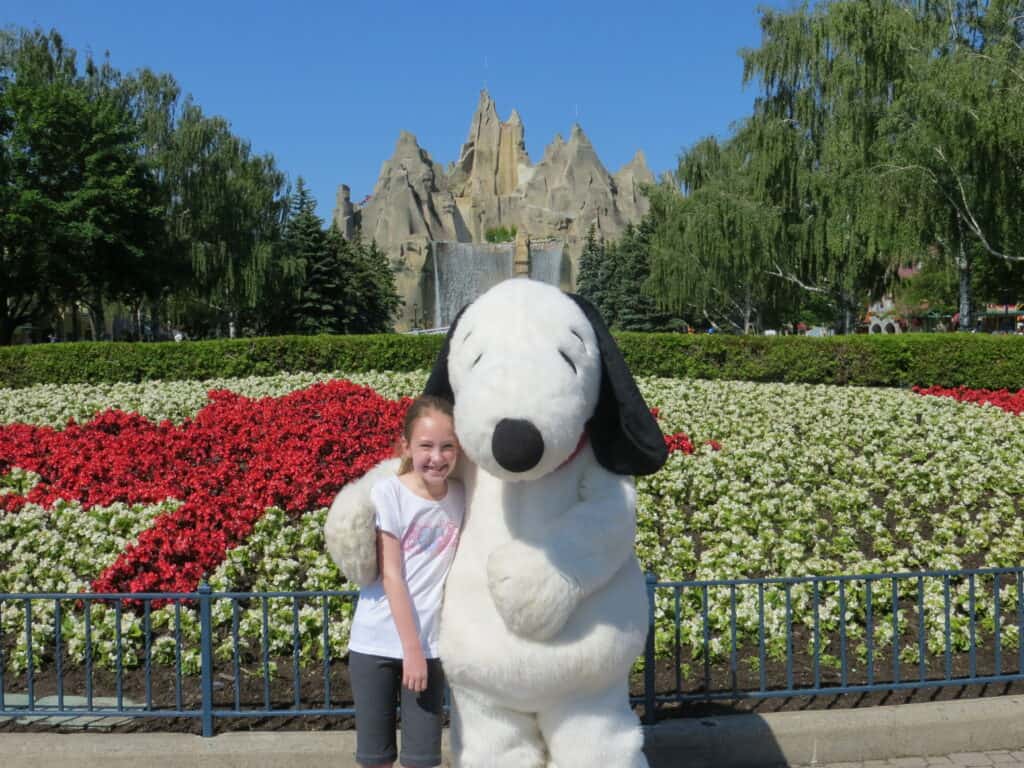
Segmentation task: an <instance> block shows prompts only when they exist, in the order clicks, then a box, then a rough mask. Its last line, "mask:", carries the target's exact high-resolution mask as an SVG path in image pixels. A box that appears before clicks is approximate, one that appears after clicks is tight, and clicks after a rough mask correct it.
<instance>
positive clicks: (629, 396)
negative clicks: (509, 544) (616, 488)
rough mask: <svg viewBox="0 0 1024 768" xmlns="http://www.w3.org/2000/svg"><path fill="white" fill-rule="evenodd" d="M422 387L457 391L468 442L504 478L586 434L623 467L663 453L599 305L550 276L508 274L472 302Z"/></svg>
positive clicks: (649, 464) (647, 463)
mask: <svg viewBox="0 0 1024 768" xmlns="http://www.w3.org/2000/svg"><path fill="white" fill-rule="evenodd" d="M426 392H427V393H429V394H436V395H440V396H443V397H449V398H451V399H452V400H453V402H454V403H455V431H456V434H457V435H458V438H459V442H460V444H461V446H462V449H463V451H464V452H465V453H466V455H467V456H468V457H469V458H470V459H471V460H472V461H473V462H475V463H476V464H477V465H478V466H480V467H481V468H482V469H484V470H486V471H487V472H489V473H491V474H493V475H495V476H497V477H500V478H502V479H504V480H510V481H524V480H534V479H537V478H539V477H543V476H544V475H547V474H549V473H550V472H553V471H555V470H556V469H558V468H559V467H561V466H562V465H563V464H565V463H566V462H568V461H569V460H570V459H572V457H573V456H574V455H575V453H576V452H577V451H578V449H579V448H580V447H581V446H582V444H583V443H584V442H585V441H588V440H589V441H590V442H591V444H592V446H593V448H594V452H595V454H596V455H597V457H598V461H600V462H601V463H602V464H603V465H604V466H605V467H606V468H608V469H611V470H612V471H616V472H620V473H622V474H647V473H649V472H653V471H656V470H657V469H658V468H659V467H660V466H661V465H662V464H663V463H664V460H665V445H664V440H663V439H662V436H661V432H660V430H659V429H658V427H657V424H656V423H655V422H654V419H653V417H651V414H650V411H649V410H648V409H647V406H646V405H645V404H644V402H643V398H642V397H641V395H640V393H639V391H638V390H637V389H636V385H635V383H634V382H633V379H632V376H630V375H629V371H628V369H626V366H625V363H624V361H623V360H622V356H621V353H620V352H619V351H618V347H617V346H616V345H615V342H614V340H613V339H612V337H611V335H610V334H609V333H608V330H607V328H606V327H605V325H604V322H603V321H602V320H601V318H600V316H599V315H598V314H597V312H596V310H595V309H594V308H593V307H592V306H591V305H590V304H589V303H588V302H586V301H585V300H583V299H581V298H580V297H578V296H571V295H567V294H565V293H562V292H561V291H560V290H558V289H557V288H555V287H554V286H551V285H547V284H546V283H541V282H536V281H533V280H529V279H524V278H515V279H511V280H506V281H504V282H502V283H499V284H498V285H496V286H495V287H493V288H491V289H490V290H489V291H487V292H486V293H484V294H483V295H482V296H480V297H479V298H478V299H477V300H476V301H474V302H473V303H472V304H470V305H469V306H467V307H466V308H465V310H464V311H463V312H462V313H461V314H460V315H459V317H458V318H457V319H456V321H455V322H454V323H453V324H452V327H451V328H450V329H449V331H448V338H447V340H446V341H445V347H444V349H443V350H442V352H441V356H440V357H439V359H438V361H437V364H436V366H435V368H434V372H433V373H432V374H431V377H430V381H429V382H428V383H427V388H426Z"/></svg>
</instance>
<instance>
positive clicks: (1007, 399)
mask: <svg viewBox="0 0 1024 768" xmlns="http://www.w3.org/2000/svg"><path fill="white" fill-rule="evenodd" d="M912 390H913V391H914V392H916V393H917V394H919V395H930V396H932V397H951V398H953V399H954V400H958V401H960V402H962V403H977V404H979V405H981V404H983V403H988V404H990V405H994V406H996V407H997V408H1002V409H1003V410H1004V411H1008V412H1010V413H1015V414H1018V415H1019V414H1020V413H1022V412H1024V389H1022V390H1018V391H1016V392H1010V391H1009V390H1007V389H998V390H997V389H970V388H968V387H952V388H946V387H913V388H912Z"/></svg>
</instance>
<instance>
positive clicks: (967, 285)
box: [956, 218, 974, 331]
mask: <svg viewBox="0 0 1024 768" xmlns="http://www.w3.org/2000/svg"><path fill="white" fill-rule="evenodd" d="M957 228H958V229H959V230H960V232H959V234H960V238H959V242H958V243H957V246H958V249H959V250H958V253H957V257H956V269H957V273H958V275H959V278H960V288H959V291H960V330H961V331H969V330H971V328H972V327H974V318H973V317H972V316H971V315H972V314H973V313H972V311H971V259H970V256H968V254H967V249H966V248H965V247H964V237H963V234H964V231H963V230H964V227H963V222H962V221H961V220H960V219H959V218H957Z"/></svg>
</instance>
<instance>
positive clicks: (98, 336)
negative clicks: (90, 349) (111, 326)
mask: <svg viewBox="0 0 1024 768" xmlns="http://www.w3.org/2000/svg"><path fill="white" fill-rule="evenodd" d="M89 327H90V329H91V330H92V340H93V341H103V338H104V334H105V333H106V330H107V318H106V317H105V316H104V314H103V298H102V297H101V296H95V297H94V298H93V301H92V302H91V303H90V304H89Z"/></svg>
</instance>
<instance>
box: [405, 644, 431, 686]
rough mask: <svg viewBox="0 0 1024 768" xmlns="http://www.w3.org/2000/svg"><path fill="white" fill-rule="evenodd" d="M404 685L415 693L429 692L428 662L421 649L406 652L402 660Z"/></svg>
mask: <svg viewBox="0 0 1024 768" xmlns="http://www.w3.org/2000/svg"><path fill="white" fill-rule="evenodd" d="M402 685H404V686H405V687H406V688H408V689H409V690H410V691H413V692H414V693H421V692H422V691H425V690H427V660H426V658H424V656H423V650H422V649H421V648H414V649H409V650H407V651H406V652H405V657H404V658H403V659H402Z"/></svg>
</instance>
